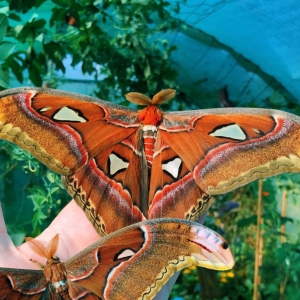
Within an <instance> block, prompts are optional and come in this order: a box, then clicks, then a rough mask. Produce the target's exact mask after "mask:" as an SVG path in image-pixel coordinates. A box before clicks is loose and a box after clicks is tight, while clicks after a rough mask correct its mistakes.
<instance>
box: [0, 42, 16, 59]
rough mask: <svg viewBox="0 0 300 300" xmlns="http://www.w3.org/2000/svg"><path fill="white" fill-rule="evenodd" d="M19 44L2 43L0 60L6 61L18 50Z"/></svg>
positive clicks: (0, 45)
mask: <svg viewBox="0 0 300 300" xmlns="http://www.w3.org/2000/svg"><path fill="white" fill-rule="evenodd" d="M17 45H18V44H17V43H12V42H2V43H1V44H0V59H1V60H2V61H3V60H5V59H6V58H7V57H8V56H9V55H10V54H11V53H12V52H13V51H14V49H15V48H16V46H17Z"/></svg>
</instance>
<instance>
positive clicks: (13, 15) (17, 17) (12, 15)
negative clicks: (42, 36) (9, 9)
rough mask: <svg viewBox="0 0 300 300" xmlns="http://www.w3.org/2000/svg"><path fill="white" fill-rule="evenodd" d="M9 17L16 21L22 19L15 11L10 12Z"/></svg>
mask: <svg viewBox="0 0 300 300" xmlns="http://www.w3.org/2000/svg"><path fill="white" fill-rule="evenodd" d="M8 17H9V18H10V19H12V20H14V21H18V22H21V21H22V19H21V18H20V17H19V16H18V15H17V14H14V13H11V14H9V15H8Z"/></svg>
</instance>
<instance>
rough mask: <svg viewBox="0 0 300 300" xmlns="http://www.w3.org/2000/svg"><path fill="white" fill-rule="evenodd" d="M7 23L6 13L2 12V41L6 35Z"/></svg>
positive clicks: (0, 16)
mask: <svg viewBox="0 0 300 300" xmlns="http://www.w3.org/2000/svg"><path fill="white" fill-rule="evenodd" d="M7 25H8V23H7V17H6V15H4V14H0V41H2V40H3V37H4V36H5V33H6V29H7ZM0 59H1V58H0Z"/></svg>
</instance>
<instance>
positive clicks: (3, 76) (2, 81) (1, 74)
mask: <svg viewBox="0 0 300 300" xmlns="http://www.w3.org/2000/svg"><path fill="white" fill-rule="evenodd" d="M0 87H3V88H5V89H8V88H9V74H8V72H7V71H4V70H2V69H0Z"/></svg>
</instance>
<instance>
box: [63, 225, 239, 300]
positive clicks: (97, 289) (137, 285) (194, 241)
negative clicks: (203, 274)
mask: <svg viewBox="0 0 300 300" xmlns="http://www.w3.org/2000/svg"><path fill="white" fill-rule="evenodd" d="M65 265H66V269H67V270H68V279H69V280H71V281H72V282H74V283H76V284H77V285H80V286H82V287H84V288H86V289H87V290H89V291H91V292H92V293H94V294H95V295H97V296H99V297H101V298H102V299H124V300H125V299H128V300H129V299H130V300H131V299H144V300H146V299H152V298H153V297H154V296H155V295H156V294H157V292H158V291H159V290H160V289H161V287H162V286H163V285H164V284H165V283H166V282H167V281H168V279H169V278H170V277H171V276H172V275H173V274H174V273H175V272H177V271H179V270H182V269H183V268H186V267H189V266H191V265H196V266H202V267H206V268H210V269H214V270H227V269H230V268H232V267H233V265H234V260H233V257H232V254H231V252H230V249H229V246H228V244H227V242H226V241H225V240H224V239H223V238H222V237H221V236H219V235H218V234H217V233H215V232H213V231H212V230H210V229H208V228H206V227H205V226H203V225H199V224H197V223H194V222H190V221H184V220H180V219H155V220H150V221H145V222H141V223H138V224H134V225H131V226H129V227H126V228H123V229H121V230H119V231H116V232H114V233H112V234H110V235H108V236H106V237H104V238H103V239H101V240H100V241H99V242H96V243H95V244H93V245H92V246H90V247H88V248H87V249H86V250H84V251H82V252H81V253H79V254H78V255H76V256H74V257H73V258H72V259H71V260H69V261H68V262H67V263H66V264H65ZM133 287H134V288H133Z"/></svg>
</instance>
